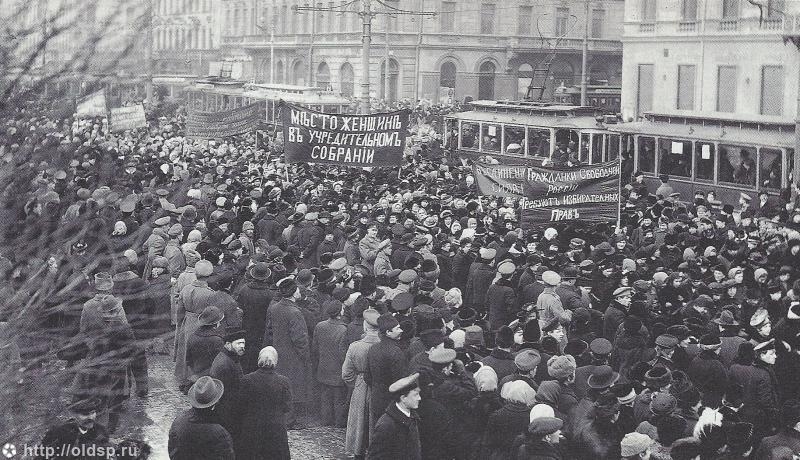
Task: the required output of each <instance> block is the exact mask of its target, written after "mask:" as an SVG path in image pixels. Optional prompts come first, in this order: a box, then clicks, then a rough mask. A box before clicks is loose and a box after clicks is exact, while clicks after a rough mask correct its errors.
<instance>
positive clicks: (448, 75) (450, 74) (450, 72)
mask: <svg viewBox="0 0 800 460" xmlns="http://www.w3.org/2000/svg"><path fill="white" fill-rule="evenodd" d="M439 86H440V87H442V88H455V87H456V65H455V64H454V63H452V62H449V61H448V62H445V63H444V64H442V68H441V69H439Z"/></svg>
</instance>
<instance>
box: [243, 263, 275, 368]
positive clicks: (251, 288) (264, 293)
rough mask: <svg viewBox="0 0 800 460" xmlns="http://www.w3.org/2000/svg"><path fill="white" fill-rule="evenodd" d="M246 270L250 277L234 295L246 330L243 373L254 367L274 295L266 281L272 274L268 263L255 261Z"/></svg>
mask: <svg viewBox="0 0 800 460" xmlns="http://www.w3.org/2000/svg"><path fill="white" fill-rule="evenodd" d="M247 271H248V274H249V277H250V278H252V279H251V280H250V281H248V282H247V283H246V284H245V285H244V286H242V288H241V289H240V290H239V293H238V295H237V297H236V301H237V302H238V303H239V305H240V306H241V307H242V312H243V318H242V327H243V328H244V330H245V332H246V334H245V340H246V341H247V347H246V348H245V350H244V356H243V357H242V369H243V370H244V372H245V373H247V372H252V371H254V370H255V369H256V358H257V357H258V351H259V350H260V349H261V344H262V343H263V340H264V325H265V324H266V321H267V307H269V304H270V302H272V299H273V297H274V295H275V291H274V289H273V287H272V285H271V284H270V283H269V281H268V280H269V278H270V276H272V271H271V270H270V269H269V264H267V263H266V262H257V263H256V264H254V265H252V266H251V267H250V268H248V270H247Z"/></svg>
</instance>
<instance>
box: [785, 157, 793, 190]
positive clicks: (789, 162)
mask: <svg viewBox="0 0 800 460" xmlns="http://www.w3.org/2000/svg"><path fill="white" fill-rule="evenodd" d="M786 168H787V169H788V170H789V172H787V173H786V180H787V182H788V184H789V186H791V185H792V183H793V182H794V149H786Z"/></svg>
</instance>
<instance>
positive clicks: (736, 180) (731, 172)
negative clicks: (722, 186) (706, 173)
mask: <svg viewBox="0 0 800 460" xmlns="http://www.w3.org/2000/svg"><path fill="white" fill-rule="evenodd" d="M755 156H756V152H755V149H754V148H750V147H742V146H738V145H720V146H719V180H720V182H729V183H733V184H741V185H749V186H755V185H756V159H755Z"/></svg>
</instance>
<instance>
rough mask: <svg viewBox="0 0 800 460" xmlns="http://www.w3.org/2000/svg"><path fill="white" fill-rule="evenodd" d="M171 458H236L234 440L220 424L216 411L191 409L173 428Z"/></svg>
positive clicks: (180, 459) (170, 434)
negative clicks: (215, 415)
mask: <svg viewBox="0 0 800 460" xmlns="http://www.w3.org/2000/svg"><path fill="white" fill-rule="evenodd" d="M168 449H169V458H170V459H172V460H233V459H234V458H236V456H234V453H233V439H232V438H231V435H230V434H229V433H228V432H227V431H226V430H225V428H223V427H222V425H220V424H219V423H218V422H217V420H216V418H214V412H211V411H201V410H198V409H189V410H187V411H186V412H184V413H183V414H181V415H179V416H178V418H176V419H175V421H173V422H172V426H171V427H170V429H169V443H168Z"/></svg>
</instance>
